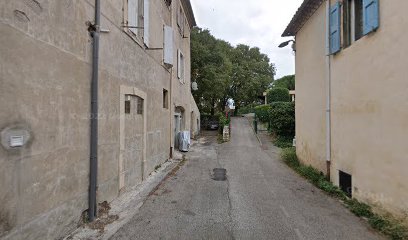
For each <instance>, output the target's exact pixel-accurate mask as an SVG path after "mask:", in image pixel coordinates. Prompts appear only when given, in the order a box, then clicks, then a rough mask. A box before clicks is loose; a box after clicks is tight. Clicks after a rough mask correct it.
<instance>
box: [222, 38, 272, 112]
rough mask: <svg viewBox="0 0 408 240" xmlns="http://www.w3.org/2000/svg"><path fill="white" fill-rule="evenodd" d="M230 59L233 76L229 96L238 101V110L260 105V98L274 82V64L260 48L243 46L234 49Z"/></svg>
mask: <svg viewBox="0 0 408 240" xmlns="http://www.w3.org/2000/svg"><path fill="white" fill-rule="evenodd" d="M230 59H231V62H232V76H231V86H230V89H229V92H228V94H229V96H231V97H232V98H234V99H235V100H236V101H235V102H236V106H237V108H240V107H241V106H247V105H250V104H254V103H258V102H259V96H262V95H263V92H265V91H266V89H267V88H268V86H269V85H270V84H271V83H272V82H273V78H274V75H275V72H276V70H275V66H274V64H272V63H270V60H269V58H268V56H267V55H266V54H263V53H261V52H260V49H259V48H257V47H253V48H251V47H249V46H247V45H243V44H240V45H238V46H237V47H236V48H234V49H233V51H232V52H231V56H230Z"/></svg>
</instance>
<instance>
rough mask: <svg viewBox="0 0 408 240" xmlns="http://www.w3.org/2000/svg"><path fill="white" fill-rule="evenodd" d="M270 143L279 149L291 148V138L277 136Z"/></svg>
mask: <svg viewBox="0 0 408 240" xmlns="http://www.w3.org/2000/svg"><path fill="white" fill-rule="evenodd" d="M272 142H273V145H275V146H277V147H279V148H290V147H292V146H293V137H287V136H277V137H276V138H275V139H274V140H273V141H272Z"/></svg>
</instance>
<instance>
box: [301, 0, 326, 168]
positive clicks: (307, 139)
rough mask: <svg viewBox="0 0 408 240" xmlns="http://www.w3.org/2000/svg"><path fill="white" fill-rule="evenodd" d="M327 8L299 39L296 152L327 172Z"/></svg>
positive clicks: (306, 160) (320, 11)
mask: <svg viewBox="0 0 408 240" xmlns="http://www.w3.org/2000/svg"><path fill="white" fill-rule="evenodd" d="M325 18H326V16H325V7H324V4H323V6H321V7H320V8H319V10H318V11H317V12H316V14H315V15H313V16H312V17H311V18H310V20H309V21H308V22H307V23H306V24H305V25H304V26H303V28H302V30H301V31H300V32H299V33H298V35H297V36H296V152H297V154H298V157H299V159H300V160H301V161H302V162H304V163H305V164H312V165H313V166H314V167H316V168H318V169H319V170H320V171H322V172H324V173H325V172H326V155H325V151H326V145H325V136H326V135H325V134H326V123H325V117H326V116H325V112H326V97H325V96H326V90H325V89H326V82H325V76H326V75H325V66H326V65H325V64H326V60H325V48H324V46H325V33H324V30H325V26H326V23H325Z"/></svg>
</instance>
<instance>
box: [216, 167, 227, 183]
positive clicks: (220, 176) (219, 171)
mask: <svg viewBox="0 0 408 240" xmlns="http://www.w3.org/2000/svg"><path fill="white" fill-rule="evenodd" d="M213 173H214V174H213V180H215V181H225V180H227V170H226V169H225V168H214V169H213Z"/></svg>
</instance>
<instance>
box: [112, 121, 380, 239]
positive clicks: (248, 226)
mask: <svg viewBox="0 0 408 240" xmlns="http://www.w3.org/2000/svg"><path fill="white" fill-rule="evenodd" d="M186 158H187V160H186V162H185V164H184V165H183V166H182V167H181V168H180V169H179V170H178V171H177V173H176V174H175V175H173V176H171V177H170V178H168V179H167V180H166V181H165V182H164V183H163V184H162V185H160V187H159V188H158V189H157V190H156V191H155V192H154V193H152V194H151V195H150V197H149V198H148V199H147V200H146V202H145V203H144V205H143V206H142V207H141V208H140V211H139V212H138V213H137V214H136V215H135V216H134V217H133V219H132V220H131V221H130V222H128V223H127V224H126V225H125V226H124V227H122V228H121V229H120V230H119V231H118V232H117V233H116V234H115V235H114V236H113V237H112V238H111V239H348V240H349V239H382V237H381V236H379V235H378V234H376V233H374V232H373V231H371V230H370V229H369V227H368V225H367V224H366V223H365V222H364V221H363V220H360V219H359V218H357V217H355V216H354V215H352V214H351V213H350V212H349V211H348V210H347V209H345V208H344V207H343V206H342V205H341V204H340V203H339V202H337V201H336V200H334V199H331V198H330V197H328V196H326V195H325V194H324V193H322V192H321V191H320V190H318V189H316V188H315V187H314V186H312V185H311V184H309V183H308V182H306V180H304V179H302V178H301V177H299V176H298V175H296V174H295V173H294V172H293V171H292V170H291V169H289V168H288V167H287V166H286V165H285V164H284V163H282V162H281V161H280V160H279V150H278V149H277V148H275V147H274V146H272V145H271V144H265V145H262V146H261V144H260V143H259V141H258V139H257V138H256V136H255V135H254V133H253V131H252V128H251V127H250V125H249V122H248V120H247V119H246V118H233V119H232V139H231V141H230V142H228V143H224V144H221V145H219V144H218V143H217V141H216V136H215V135H211V134H210V135H208V133H207V134H204V136H202V137H201V138H200V139H199V141H198V143H197V144H196V145H195V146H194V147H193V149H192V151H191V152H189V153H188V154H187V157H186ZM214 168H225V169H226V170H227V180H226V181H215V180H213V179H212V178H213V169H214Z"/></svg>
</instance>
